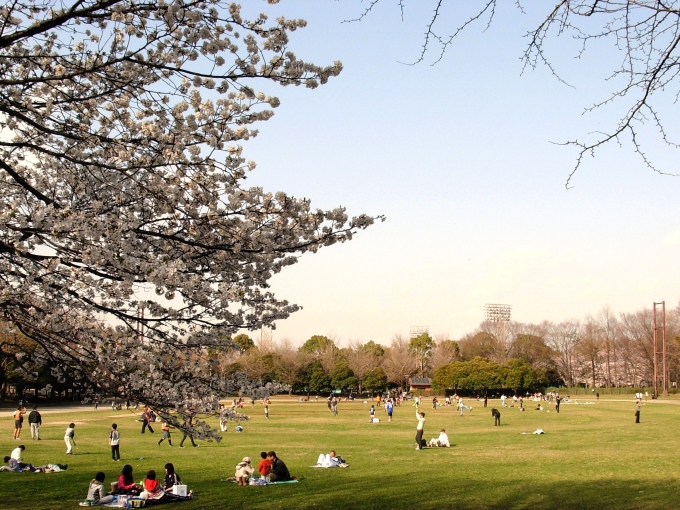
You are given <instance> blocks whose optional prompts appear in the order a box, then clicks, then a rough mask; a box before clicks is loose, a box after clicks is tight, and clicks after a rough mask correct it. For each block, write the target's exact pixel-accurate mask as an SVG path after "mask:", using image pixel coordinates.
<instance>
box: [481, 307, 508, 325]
mask: <svg viewBox="0 0 680 510" xmlns="http://www.w3.org/2000/svg"><path fill="white" fill-rule="evenodd" d="M511 314H512V305H502V304H498V303H487V304H486V305H484V317H485V318H486V320H488V321H491V322H510V316H511Z"/></svg>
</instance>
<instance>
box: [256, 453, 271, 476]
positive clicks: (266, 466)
mask: <svg viewBox="0 0 680 510" xmlns="http://www.w3.org/2000/svg"><path fill="white" fill-rule="evenodd" d="M260 457H262V459H261V460H260V463H259V464H258V465H257V471H258V472H259V473H260V476H261V477H262V478H265V477H266V476H267V475H268V474H269V472H270V471H271V470H272V463H271V461H270V460H269V459H268V458H267V452H260Z"/></svg>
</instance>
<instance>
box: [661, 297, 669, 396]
mask: <svg viewBox="0 0 680 510" xmlns="http://www.w3.org/2000/svg"><path fill="white" fill-rule="evenodd" d="M661 314H662V317H661V323H662V324H661V328H662V329H661V339H662V340H661V341H662V343H663V397H664V398H667V397H668V367H667V364H666V302H665V301H662V302H661Z"/></svg>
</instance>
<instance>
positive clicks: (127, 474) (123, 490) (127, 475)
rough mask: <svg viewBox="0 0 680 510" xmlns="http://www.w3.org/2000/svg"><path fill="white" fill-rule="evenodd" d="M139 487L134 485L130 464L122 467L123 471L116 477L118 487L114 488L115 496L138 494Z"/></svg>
mask: <svg viewBox="0 0 680 510" xmlns="http://www.w3.org/2000/svg"><path fill="white" fill-rule="evenodd" d="M140 490H141V487H140V486H139V484H136V483H135V479H134V477H133V476H132V466H131V465H130V464H125V465H124V466H123V471H122V472H121V474H120V476H119V477H118V486H117V487H116V490H115V493H116V494H135V495H137V494H139V491H140Z"/></svg>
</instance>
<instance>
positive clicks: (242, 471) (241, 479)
mask: <svg viewBox="0 0 680 510" xmlns="http://www.w3.org/2000/svg"><path fill="white" fill-rule="evenodd" d="M254 472H255V470H254V469H253V466H251V465H250V457H243V460H242V461H241V462H239V463H238V464H236V474H235V475H234V476H235V477H236V483H237V484H239V485H248V478H249V477H250V475H252V474H253V473H254Z"/></svg>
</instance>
